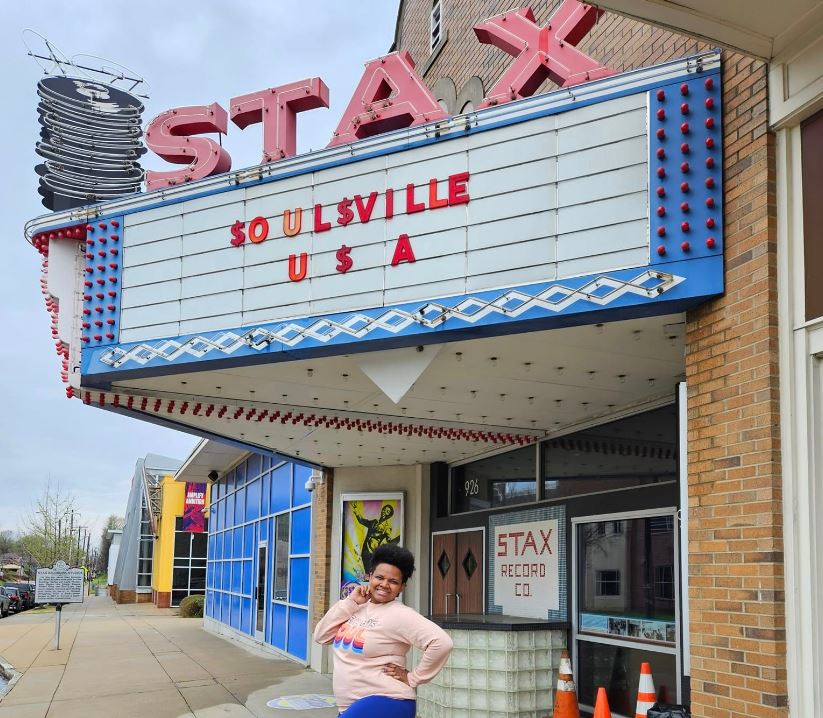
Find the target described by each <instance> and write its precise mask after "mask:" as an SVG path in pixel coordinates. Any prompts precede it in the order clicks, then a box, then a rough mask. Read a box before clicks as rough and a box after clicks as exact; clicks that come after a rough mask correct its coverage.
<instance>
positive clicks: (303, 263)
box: [289, 252, 309, 282]
mask: <svg viewBox="0 0 823 718" xmlns="http://www.w3.org/2000/svg"><path fill="white" fill-rule="evenodd" d="M308 269H309V254H308V252H301V253H300V268H299V269H298V268H297V255H296V254H290V255H289V279H291V281H292V282H299V281H301V280H302V279H305V278H306V272H307V271H308Z"/></svg>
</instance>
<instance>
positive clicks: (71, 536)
mask: <svg viewBox="0 0 823 718" xmlns="http://www.w3.org/2000/svg"><path fill="white" fill-rule="evenodd" d="M73 544H74V509H72V511H71V519H70V520H69V560H68V564H69V566H71V565H72V563H71V559H72V554H73V553H74V545H73Z"/></svg>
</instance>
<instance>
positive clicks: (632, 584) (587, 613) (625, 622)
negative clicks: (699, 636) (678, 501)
mask: <svg viewBox="0 0 823 718" xmlns="http://www.w3.org/2000/svg"><path fill="white" fill-rule="evenodd" d="M675 521H676V515H675V513H674V511H673V510H669V509H667V510H665V512H663V511H661V512H660V513H655V514H653V513H644V514H639V513H633V514H617V515H611V516H596V517H587V518H585V519H575V520H574V521H573V524H574V528H575V544H574V551H575V558H574V581H575V588H574V598H575V607H574V648H575V658H576V664H577V670H576V675H577V685H578V695H579V698H580V705H581V708H582V707H584V706H585V707H589V708H591V706H593V704H594V698H595V695H596V692H597V688H598V687H599V686H603V687H605V688H606V691H607V693H608V697H609V705H610V707H611V710H612V715H613V716H615V718H618V716H633V715H634V709H635V704H636V699H637V684H638V680H639V675H640V664H641V663H642V662H644V661H648V662H649V663H650V664H651V669H652V673H653V675H654V683H655V688H656V690H657V697H658V700H660V701H661V702H666V703H677V702H679V698H680V665H679V639H680V636H679V634H680V625H679V585H678V570H677V566H678V565H679V564H678V546H677V532H676V531H675V528H676V526H675Z"/></svg>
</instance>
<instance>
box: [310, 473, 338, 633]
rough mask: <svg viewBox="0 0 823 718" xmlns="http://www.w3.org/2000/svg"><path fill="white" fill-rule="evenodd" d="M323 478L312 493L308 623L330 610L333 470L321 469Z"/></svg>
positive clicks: (318, 618) (314, 622)
mask: <svg viewBox="0 0 823 718" xmlns="http://www.w3.org/2000/svg"><path fill="white" fill-rule="evenodd" d="M323 475H324V481H323V482H322V483H319V484H318V485H317V487H316V488H315V490H314V491H313V492H312V495H311V511H312V537H311V560H312V579H311V616H310V620H311V625H312V628H314V626H315V624H316V623H317V622H318V621H319V620H320V619H321V618H323V615H324V614H325V613H326V611H328V610H329V580H330V576H331V573H330V571H331V542H332V540H333V538H332V535H331V524H332V511H333V510H334V506H333V497H334V474H333V472H332V471H331V470H327V471H325V472H324V474H323Z"/></svg>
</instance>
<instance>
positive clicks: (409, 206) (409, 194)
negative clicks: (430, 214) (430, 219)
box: [406, 182, 426, 214]
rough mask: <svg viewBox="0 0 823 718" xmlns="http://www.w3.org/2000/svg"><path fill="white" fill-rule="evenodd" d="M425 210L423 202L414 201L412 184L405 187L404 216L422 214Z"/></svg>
mask: <svg viewBox="0 0 823 718" xmlns="http://www.w3.org/2000/svg"><path fill="white" fill-rule="evenodd" d="M424 209H426V204H425V202H415V201H414V182H412V183H410V184H407V185H406V214H414V213H415V212H422V211H423V210H424Z"/></svg>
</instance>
